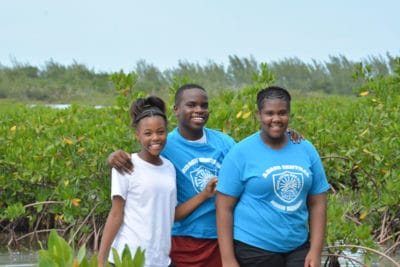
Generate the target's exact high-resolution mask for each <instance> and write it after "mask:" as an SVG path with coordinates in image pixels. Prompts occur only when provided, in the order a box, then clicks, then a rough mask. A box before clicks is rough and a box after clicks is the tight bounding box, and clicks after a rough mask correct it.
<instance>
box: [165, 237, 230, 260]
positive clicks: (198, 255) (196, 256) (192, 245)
mask: <svg viewBox="0 0 400 267" xmlns="http://www.w3.org/2000/svg"><path fill="white" fill-rule="evenodd" d="M170 256H171V260H172V262H173V264H174V265H175V266H176V267H221V266H222V262H221V254H220V253H219V247H218V240H217V239H205V238H204V239H203V238H193V237H189V236H173V237H172V248H171V255H170Z"/></svg>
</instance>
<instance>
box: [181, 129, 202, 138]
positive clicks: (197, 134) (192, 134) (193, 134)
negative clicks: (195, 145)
mask: <svg viewBox="0 0 400 267" xmlns="http://www.w3.org/2000/svg"><path fill="white" fill-rule="evenodd" d="M178 131H179V133H180V135H181V136H182V137H183V138H185V139H186V140H190V141H196V140H199V139H200V138H202V137H203V134H204V132H203V128H201V129H200V130H186V129H184V128H183V127H178Z"/></svg>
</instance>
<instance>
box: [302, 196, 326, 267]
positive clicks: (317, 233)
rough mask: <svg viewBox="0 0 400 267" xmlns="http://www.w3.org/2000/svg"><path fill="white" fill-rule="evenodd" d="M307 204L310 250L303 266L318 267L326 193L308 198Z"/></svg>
mask: <svg viewBox="0 0 400 267" xmlns="http://www.w3.org/2000/svg"><path fill="white" fill-rule="evenodd" d="M307 203H308V209H309V213H310V250H309V252H308V254H307V256H306V259H305V262H304V266H305V267H320V266H321V251H322V248H323V246H324V239H325V228H326V206H327V201H326V193H322V194H318V195H311V196H309V197H308V202H307Z"/></svg>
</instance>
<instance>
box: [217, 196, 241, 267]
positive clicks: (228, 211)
mask: <svg viewBox="0 0 400 267" xmlns="http://www.w3.org/2000/svg"><path fill="white" fill-rule="evenodd" d="M232 199H233V198H231V197H227V196H224V195H222V194H220V193H217V198H216V205H217V234H218V244H219V249H220V252H221V259H222V264H223V266H238V264H237V261H236V257H235V252H234V245H233V207H234V204H235V203H236V200H233V201H234V202H232Z"/></svg>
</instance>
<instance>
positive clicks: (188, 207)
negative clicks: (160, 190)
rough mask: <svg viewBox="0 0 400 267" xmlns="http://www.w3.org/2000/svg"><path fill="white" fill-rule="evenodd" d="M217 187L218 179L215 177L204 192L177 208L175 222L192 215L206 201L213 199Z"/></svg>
mask: <svg viewBox="0 0 400 267" xmlns="http://www.w3.org/2000/svg"><path fill="white" fill-rule="evenodd" d="M216 186H217V178H216V177H214V178H212V179H210V181H208V183H207V185H206V187H205V188H204V190H203V191H201V192H200V193H198V194H197V195H195V196H194V197H192V198H191V199H189V200H188V201H186V202H184V203H182V204H180V205H178V206H177V207H176V208H175V221H179V220H181V219H183V218H185V217H186V216H188V215H189V214H190V213H192V212H193V211H194V210H195V209H197V207H199V206H200V205H201V204H202V203H203V202H204V201H206V200H207V199H209V198H211V197H212V196H213V195H214V194H215V188H216Z"/></svg>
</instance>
